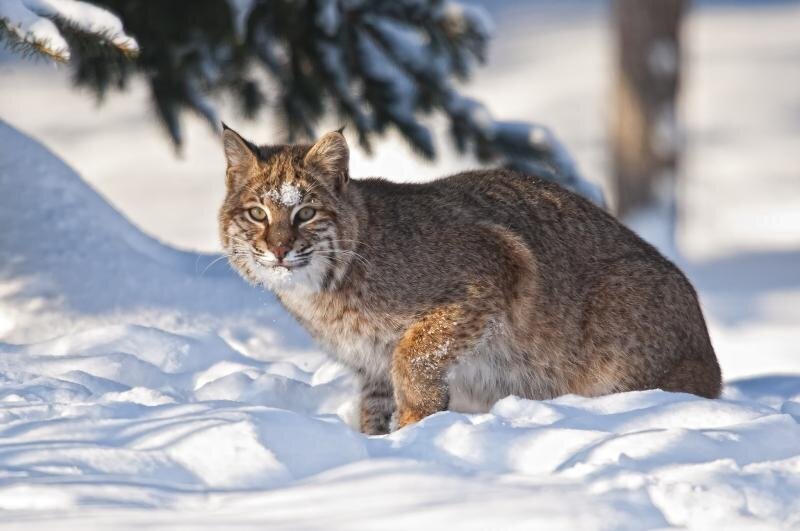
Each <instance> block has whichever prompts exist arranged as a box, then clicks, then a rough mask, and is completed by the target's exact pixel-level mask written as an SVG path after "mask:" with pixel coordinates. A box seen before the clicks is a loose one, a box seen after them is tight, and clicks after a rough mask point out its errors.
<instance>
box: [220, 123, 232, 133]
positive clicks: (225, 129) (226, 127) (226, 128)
mask: <svg viewBox="0 0 800 531" xmlns="http://www.w3.org/2000/svg"><path fill="white" fill-rule="evenodd" d="M219 123H221V124H222V130H223V131H233V129H231V128H230V127H228V124H226V123H225V122H223V121H220V122H219Z"/></svg>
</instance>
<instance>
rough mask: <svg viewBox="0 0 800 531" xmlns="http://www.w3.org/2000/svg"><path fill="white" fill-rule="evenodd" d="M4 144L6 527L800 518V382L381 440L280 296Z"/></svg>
mask: <svg viewBox="0 0 800 531" xmlns="http://www.w3.org/2000/svg"><path fill="white" fill-rule="evenodd" d="M0 138H2V142H0V160H2V161H3V166H2V172H0V187H2V189H4V190H14V191H15V193H14V194H13V196H12V195H11V194H6V195H4V196H3V199H1V200H0V223H2V226H3V227H5V230H4V232H3V233H2V236H0V238H2V239H1V240H0V263H2V264H4V266H3V268H2V269H0V287H2V292H1V293H2V295H0V315H2V316H3V318H4V321H5V323H6V324H5V325H4V328H5V331H4V334H3V336H2V340H3V341H4V343H0V440H2V441H3V443H2V444H1V445H0V508H2V509H3V510H4V511H5V513H4V522H6V523H18V524H20V523H22V522H23V521H24V522H26V525H28V526H33V527H34V528H35V527H36V526H42V527H44V528H47V529H60V528H69V527H70V526H73V525H76V523H77V522H78V521H91V522H92V523H93V524H94V525H97V526H98V527H100V528H102V527H108V526H113V527H118V526H131V527H132V526H136V525H138V524H137V522H142V521H143V519H147V520H148V521H149V522H151V525H159V526H161V525H163V526H166V525H176V524H180V525H185V526H189V527H191V526H193V525H200V524H202V525H213V526H216V527H231V526H233V525H245V526H263V525H274V526H278V527H302V528H326V529H330V528H347V529H353V528H374V527H382V528H387V529H407V528H408V527H409V526H411V525H420V524H423V525H431V526H433V525H437V524H443V523H444V522H447V521H452V519H453V518H458V519H459V521H460V522H461V523H462V525H461V526H462V527H464V528H466V529H482V528H485V527H486V526H490V525H491V526H501V527H503V528H520V529H521V528H529V526H535V525H542V526H546V527H548V528H552V529H559V528H574V527H580V528H589V529H612V528H613V529H626V528H641V527H643V526H644V527H669V526H684V525H692V526H700V527H702V526H706V525H707V526H712V527H718V526H742V525H747V524H753V523H768V524H772V525H786V526H790V525H798V524H800V496H797V493H798V492H800V474H798V472H800V376H798V377H788V376H787V377H784V378H774V377H773V378H752V379H749V380H744V381H741V382H739V383H735V384H732V385H729V386H728V387H727V388H726V390H725V396H724V398H723V399H721V400H705V399H701V398H698V397H694V396H692V395H685V394H676V393H666V392H662V391H658V390H654V391H646V392H634V393H624V394H618V395H610V396H606V397H600V398H595V399H589V398H583V397H577V396H565V397H560V398H558V399H555V400H550V401H543V402H536V401H531V400H523V399H520V398H517V397H508V398H506V399H504V400H501V401H500V402H498V403H497V404H496V405H495V407H494V408H493V409H492V411H491V412H490V413H488V414H479V415H464V414H458V413H452V412H444V413H439V414H437V415H434V416H432V417H429V418H427V419H425V420H423V421H422V422H420V423H419V424H417V425H413V426H411V427H407V428H405V429H403V430H399V431H397V432H395V433H393V434H391V435H389V436H385V437H372V438H370V437H365V436H362V435H360V434H358V433H357V432H356V431H354V430H353V429H352V428H351V426H352V425H354V424H355V422H356V415H355V412H356V407H357V404H356V397H357V390H356V387H355V382H354V380H353V377H352V376H351V375H350V374H348V373H347V372H346V371H344V370H343V369H341V368H340V367H337V366H336V365H335V364H333V363H331V362H329V361H327V360H326V359H325V358H324V357H323V356H322V355H321V354H319V353H318V352H316V351H315V348H314V347H313V346H312V345H311V344H310V343H309V341H308V339H307V337H306V336H305V334H304V333H303V332H302V331H301V330H300V329H299V328H298V327H297V325H295V324H293V323H292V322H291V320H290V319H289V318H288V317H287V316H286V315H285V314H284V313H283V312H282V311H281V310H280V309H279V307H278V305H277V303H276V301H275V300H274V299H273V298H272V297H271V296H270V295H268V294H266V293H262V292H260V291H258V290H256V289H254V288H250V287H248V286H245V285H244V284H243V283H242V282H241V281H240V280H239V279H238V278H237V277H236V276H235V275H234V274H233V273H232V272H231V271H230V270H228V269H227V267H226V266H220V267H218V268H216V269H215V268H214V267H210V268H207V270H206V271H205V273H202V274H201V271H202V270H201V269H200V265H202V264H206V263H208V262H209V261H210V257H208V256H204V255H191V254H189V253H181V252H178V251H175V250H172V249H170V248H168V247H165V246H163V245H161V244H159V243H157V242H155V241H154V240H151V239H149V238H148V237H146V236H145V235H143V234H142V233H140V232H139V231H138V230H137V229H136V228H135V227H133V226H132V225H130V224H129V223H128V222H127V221H126V220H125V219H124V218H122V217H121V216H120V215H119V214H118V213H117V212H116V211H114V210H113V209H112V208H111V207H109V206H108V204H107V203H105V202H104V201H103V200H102V199H101V198H100V197H99V196H98V195H96V193H95V192H94V191H93V190H92V189H91V188H89V187H88V186H86V185H85V184H84V183H83V182H82V181H81V180H80V178H79V177H78V176H77V175H76V174H75V173H74V172H73V171H72V170H70V169H69V168H68V167H67V166H65V165H64V164H63V163H61V162H60V161H59V160H58V159H57V158H55V157H54V156H53V155H52V154H50V153H49V152H47V151H46V150H45V149H44V148H42V147H41V146H40V145H38V144H36V143H35V142H34V141H32V140H30V139H28V138H27V137H25V136H24V135H22V134H19V133H17V132H15V131H14V130H13V129H12V128H10V127H9V126H8V125H5V124H2V125H0ZM42 197H48V198H49V199H48V200H47V202H46V203H44V204H42V202H41V198H42ZM94 286H103V287H104V289H103V290H97V289H92V288H93V287H94ZM176 314H179V315H176ZM347 500H352V501H350V502H348V501H347ZM575 507H580V508H581V509H580V510H579V511H576V510H575ZM79 519H80V520H79ZM367 522H368V524H367Z"/></svg>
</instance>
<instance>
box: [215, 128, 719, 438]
mask: <svg viewBox="0 0 800 531" xmlns="http://www.w3.org/2000/svg"><path fill="white" fill-rule="evenodd" d="M223 136H224V140H223V143H224V150H225V155H226V158H227V173H226V181H227V197H226V198H225V201H224V204H223V205H222V208H221V210H220V214H219V222H220V236H221V240H222V245H223V247H224V249H225V250H226V252H227V253H228V255H229V259H230V262H231V264H232V266H233V267H234V268H235V269H236V270H237V271H238V272H239V273H240V274H241V275H242V276H243V277H244V278H245V279H247V280H249V281H250V282H252V283H254V284H258V285H261V286H264V287H266V288H268V289H269V290H271V291H273V292H274V293H275V295H276V296H277V298H278V299H279V300H280V302H281V303H282V304H283V305H284V306H285V308H286V309H287V310H288V311H289V312H290V313H291V314H293V315H294V317H295V318H296V319H297V320H298V321H299V322H300V323H301V324H302V325H303V326H304V327H305V328H306V329H308V330H309V331H310V333H311V334H312V336H313V337H314V338H315V339H316V340H317V341H318V342H319V343H320V344H321V345H322V346H323V347H324V348H325V349H326V350H327V351H329V352H330V353H331V354H332V355H333V356H335V357H336V359H338V360H339V361H340V362H341V363H343V364H344V365H346V366H347V367H349V368H350V369H352V370H353V371H354V372H355V373H356V374H357V375H358V377H359V379H360V381H361V411H360V413H361V418H360V425H361V430H362V431H363V432H365V433H367V434H382V433H386V432H388V431H389V430H390V429H395V428H400V427H403V426H406V425H408V424H410V423H414V422H416V421H419V420H420V419H422V418H423V417H425V416H427V415H431V414H433V413H435V412H437V411H442V410H446V409H451V410H455V411H463V412H485V411H488V410H489V408H491V406H492V405H493V403H494V402H496V401H497V400H498V399H500V398H503V397H505V396H507V395H518V396H521V397H526V398H531V399H549V398H553V397H556V396H559V395H563V394H568V393H574V394H579V395H584V396H597V395H604V394H608V393H614V392H619V391H631V390H643V389H653V388H660V389H664V390H669V391H680V392H687V393H694V394H697V395H700V396H704V397H716V396H718V394H719V391H720V385H721V382H720V369H719V365H718V364H717V359H716V356H715V354H714V350H713V348H712V346H711V342H710V340H709V337H708V331H707V329H706V325H705V321H704V319H703V314H702V312H701V310H700V306H699V304H698V301H697V295H696V294H695V291H694V289H693V288H692V286H691V284H690V283H689V281H688V280H687V279H686V277H685V276H684V275H683V274H682V273H681V271H680V270H678V268H677V267H676V266H675V265H673V264H672V263H671V262H669V261H668V260H667V259H666V258H664V257H663V256H661V255H660V254H659V253H658V251H656V250H655V249H654V248H653V247H651V246H650V245H649V244H647V243H645V242H644V241H643V240H642V239H640V238H639V237H637V236H636V235H635V234H634V233H633V232H631V231H630V230H628V229H627V228H625V227H624V226H623V225H622V224H621V223H619V222H618V221H617V220H616V219H615V218H614V217H612V216H611V215H609V214H607V213H606V212H604V211H603V210H601V209H600V208H598V207H596V206H594V205H593V204H591V203H590V202H588V201H586V200H584V199H583V198H581V197H579V196H577V195H575V194H573V193H571V192H569V191H567V190H565V189H563V188H561V187H560V186H558V185H556V184H553V183H552V182H548V181H545V180H543V179H541V178H537V177H536V176H532V175H524V174H521V173H516V172H513V171H508V170H479V171H471V172H466V173H461V174H458V175H453V176H450V177H446V178H442V179H438V180H435V181H432V182H428V183H425V184H398V183H393V182H390V181H387V180H384V179H379V178H369V179H354V180H351V179H350V178H349V150H348V146H347V142H346V141H345V138H344V136H343V135H342V134H341V133H340V132H332V133H328V134H326V135H325V136H323V137H322V138H321V139H319V140H318V141H317V142H316V143H315V144H314V145H276V146H256V145H254V144H252V143H251V142H249V141H247V140H244V139H243V138H242V137H241V136H240V135H238V134H237V133H236V132H234V131H233V130H231V129H229V128H227V127H225V128H224V133H223Z"/></svg>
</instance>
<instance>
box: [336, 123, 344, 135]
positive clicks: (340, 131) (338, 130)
mask: <svg viewBox="0 0 800 531" xmlns="http://www.w3.org/2000/svg"><path fill="white" fill-rule="evenodd" d="M345 127H347V125H343V126H341V127H340V128H339V129H337V130H336V132H337V133H339V134H340V135H341V134H344V128H345Z"/></svg>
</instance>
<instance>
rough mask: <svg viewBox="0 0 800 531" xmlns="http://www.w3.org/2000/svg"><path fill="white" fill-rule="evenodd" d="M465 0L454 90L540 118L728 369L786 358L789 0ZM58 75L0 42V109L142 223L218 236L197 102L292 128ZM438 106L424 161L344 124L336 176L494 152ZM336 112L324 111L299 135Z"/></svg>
mask: <svg viewBox="0 0 800 531" xmlns="http://www.w3.org/2000/svg"><path fill="white" fill-rule="evenodd" d="M106 3H109V4H114V2H106ZM464 3H465V4H467V5H473V6H477V7H479V8H481V9H483V10H484V11H485V12H486V13H488V15H489V17H490V18H491V26H492V29H491V35H492V37H491V39H490V41H489V42H488V49H487V50H486V56H485V64H483V65H482V66H480V67H478V68H476V69H474V70H472V71H471V73H472V75H471V77H469V79H468V80H456V81H455V82H454V83H455V85H454V86H455V87H456V88H457V89H458V91H459V92H460V93H461V94H463V95H465V96H466V97H468V98H474V101H478V102H481V103H482V104H483V105H485V106H486V107H485V109H487V110H488V111H489V112H490V113H491V117H492V119H493V120H498V121H506V122H507V123H509V124H514V123H517V122H532V123H536V124H542V125H544V126H546V127H548V128H549V129H550V130H551V131H552V133H554V135H555V136H556V137H557V138H558V139H560V140H561V142H562V143H563V145H564V146H565V147H566V149H567V151H568V152H569V153H570V154H571V156H572V158H573V159H574V161H575V163H576V167H577V169H578V171H579V172H580V174H581V175H582V176H583V177H584V178H585V179H586V180H588V181H590V182H593V183H596V184H597V185H599V186H600V187H601V188H602V190H603V191H604V194H605V197H606V200H607V203H608V206H609V208H610V209H611V210H612V211H613V212H615V213H616V214H618V215H620V216H621V217H622V218H623V219H624V220H625V221H626V223H628V224H629V225H630V226H632V227H633V228H634V230H637V231H638V232H639V233H640V234H642V235H643V236H644V237H645V238H647V239H648V240H650V241H651V242H653V243H654V244H655V245H657V246H658V247H659V248H660V249H661V250H662V251H663V252H665V253H666V254H667V255H668V256H670V257H671V258H672V259H674V260H676V261H677V262H678V263H679V264H680V265H681V266H682V267H684V268H685V269H686V270H687V272H688V274H689V276H690V277H691V278H692V280H693V281H694V282H695V283H696V284H697V286H698V288H699V290H700V292H701V299H702V302H703V304H704V306H705V308H706V311H707V314H708V318H709V321H710V327H711V331H712V339H713V341H714V344H715V347H716V349H717V351H718V352H719V353H720V358H721V360H722V365H723V368H724V370H725V376H726V378H732V377H736V376H737V375H740V374H742V375H743V374H748V375H749V374H753V373H754V372H755V373H770V372H772V373H774V372H787V371H800V2H798V1H789V0H750V1H747V0H729V1H722V0H719V1H712V0H706V1H698V0H696V1H694V2H687V1H677V0H652V1H639V0H630V1H628V0H616V1H609V2H606V1H601V0H552V1H545V0H507V1H500V0H495V1H491V0H484V1H482V2H464ZM231 4H232V5H234V4H240V8H242V9H244V8H243V7H241V6H242V5H244V6H246V5H249V3H248V2H231ZM113 7H114V6H113V5H112V10H114V9H113ZM122 20H123V24H124V25H125V26H126V29H128V30H130V27H129V24H128V23H127V22H126V20H125V17H122ZM476 20H477V19H476ZM481 23H483V22H481ZM487 24H488V23H487ZM132 33H133V36H134V37H137V38H138V36H137V35H136V33H135V32H132ZM139 40H140V41H141V39H139ZM140 44H141V42H140ZM217 60H218V59H217ZM74 76H75V70H74V69H72V68H71V67H70V64H58V63H57V62H53V61H43V60H41V59H35V58H20V55H19V54H17V53H12V52H10V51H5V52H4V53H3V55H2V59H1V60H0V118H2V119H3V120H5V121H7V122H9V123H10V124H11V125H12V126H14V127H16V128H18V129H20V130H22V131H24V132H26V133H28V134H30V135H31V136H33V137H35V138H36V139H39V140H40V141H42V142H43V143H44V144H45V145H46V146H48V147H49V148H50V149H51V150H52V151H54V152H55V153H56V154H57V155H58V156H60V157H62V158H63V159H64V160H66V161H67V162H68V163H69V164H70V165H71V166H73V167H74V168H75V169H76V170H77V171H78V173H80V174H81V175H82V176H83V177H84V178H85V179H86V180H87V181H88V182H89V183H91V184H92V185H93V186H94V187H95V188H96V189H97V190H98V191H99V192H100V193H101V194H102V195H104V196H105V197H106V198H107V199H108V200H109V201H110V202H111V203H112V204H113V205H114V206H115V207H116V208H117V209H119V210H120V211H122V212H123V213H124V214H125V215H126V216H127V217H128V218H130V219H131V220H132V221H133V222H134V223H135V224H137V225H138V226H140V227H141V228H142V229H143V230H144V231H146V232H147V233H149V234H151V235H152V236H154V237H156V238H158V239H160V240H162V241H164V242H166V243H168V244H170V245H173V246H176V247H179V248H183V249H188V250H195V251H204V252H218V251H219V243H218V241H217V232H216V231H217V226H216V211H217V208H218V206H219V204H220V203H221V200H222V198H223V194H224V183H223V177H224V161H223V156H222V151H221V147H220V141H219V137H218V135H217V132H216V131H215V130H214V128H213V127H209V123H207V122H208V121H209V117H219V118H220V119H222V120H224V121H225V122H226V123H228V124H229V125H230V126H231V127H233V128H235V129H237V130H238V131H240V132H241V133H242V134H243V135H244V136H246V137H248V138H250V139H252V140H254V141H256V142H258V143H278V142H283V141H286V139H287V138H288V137H289V136H290V134H292V133H293V131H291V130H289V129H291V128H290V127H287V120H286V119H285V116H284V117H283V118H281V116H282V115H281V114H280V112H279V111H280V109H278V110H275V109H272V108H270V107H269V105H266V106H265V108H264V109H263V110H262V112H259V113H256V115H255V117H254V118H253V119H247V117H246V116H245V115H246V114H248V113H247V112H246V110H243V109H242V105H240V102H237V101H236V98H235V97H231V94H230V93H217V94H214V93H211V92H210V93H209V94H205V95H204V97H207V98H209V101H210V102H212V103H213V105H214V107H215V112H214V113H207V114H206V115H205V116H204V115H203V112H202V109H201V110H200V111H199V112H196V113H191V112H183V113H182V114H181V115H180V132H179V134H177V133H176V129H175V124H171V123H170V121H169V119H167V120H165V119H164V112H163V108H162V109H161V111H162V112H161V114H159V108H158V107H157V106H155V105H154V96H157V94H155V93H154V90H153V85H152V82H151V81H152V80H151V81H150V82H149V81H148V80H147V79H146V78H145V77H143V76H134V77H130V78H129V79H128V80H127V81H126V83H125V86H124V90H116V89H112V90H108V91H107V92H106V93H105V95H104V97H103V99H102V102H99V101H98V98H97V96H96V92H94V91H92V90H90V89H89V88H87V87H83V88H75V87H74V86H73V82H72V80H73V78H74ZM112 84H113V83H112ZM267 86H269V85H268V84H267ZM155 101H158V100H157V98H156V100H155ZM469 101H473V100H469ZM201 107H202V105H201ZM195 110H197V109H195ZM445 114H446V113H443V112H434V113H433V114H432V115H431V116H430V117H429V118H427V119H426V120H425V123H426V125H428V126H429V127H430V131H431V133H432V145H434V146H435V149H436V156H435V157H434V158H432V159H431V158H426V157H424V156H422V155H423V154H424V153H423V152H424V151H425V150H424V147H423V148H420V145H419V144H417V145H415V144H414V142H413V141H410V140H409V137H411V138H412V140H413V138H414V134H416V133H411V134H409V133H408V131H407V130H405V131H404V130H402V128H400V127H393V126H392V125H393V124H392V123H390V124H389V125H390V126H389V127H387V128H386V129H385V131H384V132H383V133H382V134H380V135H378V136H375V137H374V138H372V139H371V151H369V152H368V151H367V150H365V149H364V147H363V146H362V145H361V144H360V143H359V136H360V135H359V134H358V133H359V131H358V129H359V128H358V125H357V124H356V126H353V125H352V124H350V125H348V129H347V130H346V136H347V137H348V140H349V141H350V143H351V146H352V150H353V153H352V156H351V173H352V175H353V176H354V177H355V178H358V177H364V176H383V177H387V178H390V179H393V180H399V181H419V180H425V179H430V178H433V177H437V176H442V175H446V174H449V173H453V172H456V171H459V170H462V169H468V168H474V167H477V166H479V165H481V164H488V163H491V162H492V161H491V160H489V158H488V157H483V156H482V155H481V153H480V152H479V150H477V151H476V150H472V151H471V150H469V149H468V150H466V151H463V152H460V151H459V150H458V149H456V146H455V145H454V143H453V142H452V135H451V133H450V127H451V125H452V124H451V123H450V121H448V118H447V117H446V116H445ZM284 115H285V113H284ZM390 122H391V120H390ZM165 123H166V125H167V127H165ZM288 123H289V124H291V123H292V121H291V120H289V121H288ZM342 123H344V122H342V118H341V116H339V115H337V114H335V113H329V114H323V115H322V116H321V117H320V119H319V120H318V123H316V124H315V125H316V127H315V132H316V133H321V132H324V131H325V130H329V129H336V128H338V127H339V126H340V125H342ZM301 133H302V132H301ZM176 136H179V137H180V145H179V146H178V145H177V143H176V141H175V139H176ZM300 136H302V135H300ZM479 159H481V160H479ZM0 193H11V192H9V191H0Z"/></svg>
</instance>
